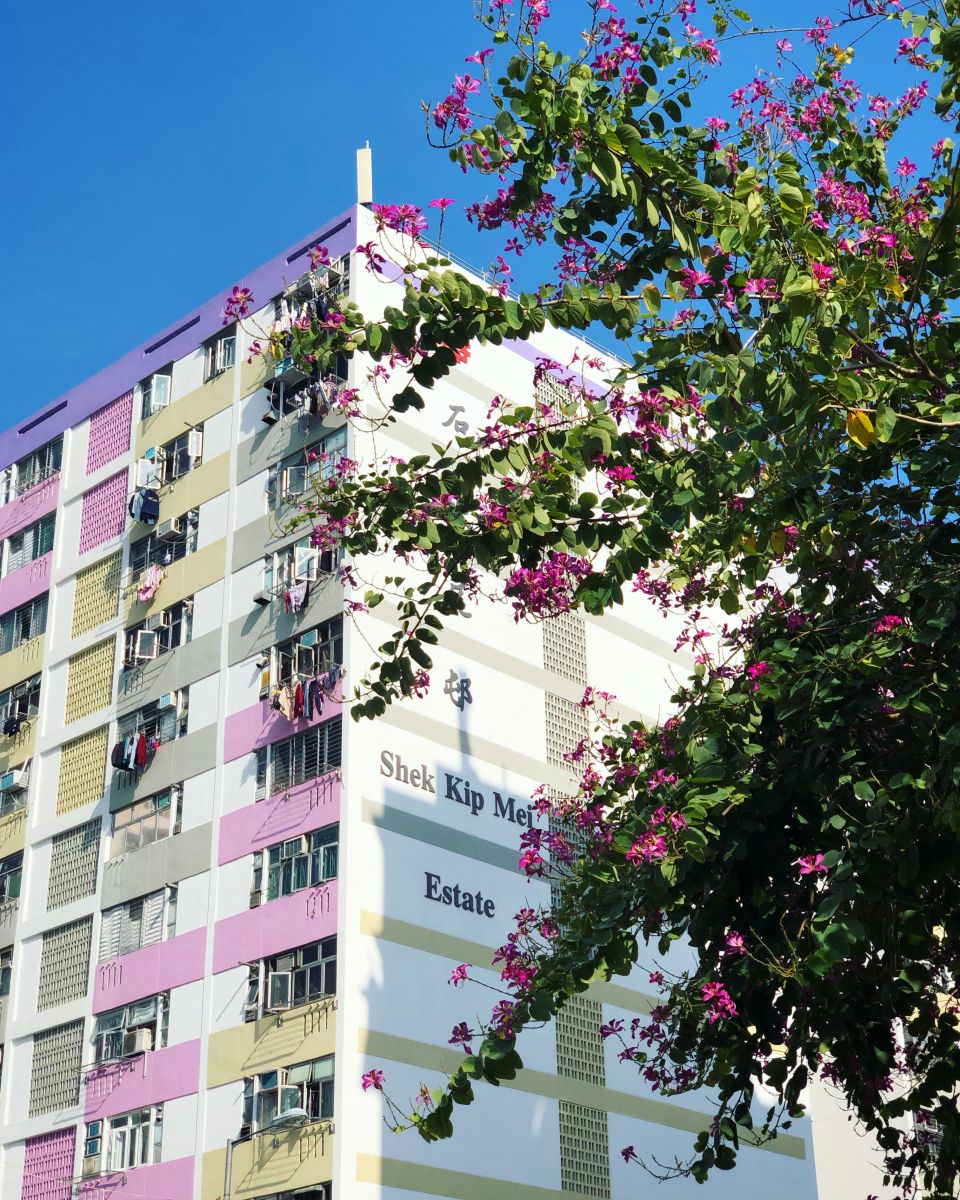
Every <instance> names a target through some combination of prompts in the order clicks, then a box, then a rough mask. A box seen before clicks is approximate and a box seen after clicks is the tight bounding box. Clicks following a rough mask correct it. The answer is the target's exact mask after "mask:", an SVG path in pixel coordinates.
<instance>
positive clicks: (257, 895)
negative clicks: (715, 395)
mask: <svg viewBox="0 0 960 1200" xmlns="http://www.w3.org/2000/svg"><path fill="white" fill-rule="evenodd" d="M262 899H263V892H262V891H261V890H260V888H252V889H251V891H250V907H251V908H259V907H260V902H261V900H262Z"/></svg>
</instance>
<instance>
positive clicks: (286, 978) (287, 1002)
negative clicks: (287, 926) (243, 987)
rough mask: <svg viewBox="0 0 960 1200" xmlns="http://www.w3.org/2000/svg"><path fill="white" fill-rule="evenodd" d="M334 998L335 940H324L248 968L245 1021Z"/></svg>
mask: <svg viewBox="0 0 960 1200" xmlns="http://www.w3.org/2000/svg"><path fill="white" fill-rule="evenodd" d="M336 994H337V939H336V938H335V937H331V938H324V939H323V941H320V942H310V943H309V944H308V945H306V946H298V947H297V948H296V949H295V950H286V951H284V953H283V954H276V955H274V956H273V957H272V958H265V959H263V960H262V961H261V962H258V963H254V964H253V965H252V966H251V967H250V976H249V979H248V981H247V1000H246V1004H245V1006H244V1018H245V1020H247V1021H256V1020H258V1019H259V1018H260V1017H262V1016H263V1015H264V1013H267V1012H273V1011H275V1010H277V1009H286V1008H297V1007H298V1006H299V1005H301V1004H309V1003H310V1002H311V1001H312V1000H320V999H322V998H323V997H324V996H335V995H336Z"/></svg>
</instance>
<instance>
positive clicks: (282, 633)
mask: <svg viewBox="0 0 960 1200" xmlns="http://www.w3.org/2000/svg"><path fill="white" fill-rule="evenodd" d="M249 609H250V610H249V612H247V613H246V615H245V616H242V617H237V619H236V620H235V621H231V622H230V640H229V646H228V651H227V661H228V664H229V665H230V666H233V664H234V663H238V662H243V660H244V659H246V658H251V657H252V656H253V655H254V654H258V653H259V652H260V651H263V650H268V649H269V648H270V647H271V646H273V645H275V644H276V643H277V642H284V641H286V640H287V638H291V637H293V635H294V634H295V633H297V631H298V630H307V629H312V628H313V626H314V625H319V624H320V623H321V622H322V621H326V620H328V619H329V618H330V617H335V616H336V615H337V614H338V613H340V612H342V611H343V587H342V586H341V584H340V582H339V580H337V579H335V578H334V577H333V576H330V578H329V579H328V580H327V581H326V583H325V584H323V585H322V586H320V587H317V586H314V585H312V584H311V587H310V593H309V595H308V597H307V603H306V605H305V607H304V608H302V609H301V610H300V612H298V613H285V612H284V611H283V600H282V599H280V598H277V599H274V600H272V601H271V602H270V604H263V605H261V604H257V603H255V601H254V599H253V595H252V594H251V596H250V605H249Z"/></svg>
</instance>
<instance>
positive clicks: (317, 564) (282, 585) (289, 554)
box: [263, 535, 341, 595]
mask: <svg viewBox="0 0 960 1200" xmlns="http://www.w3.org/2000/svg"><path fill="white" fill-rule="evenodd" d="M340 559H341V554H340V551H339V550H318V549H317V547H316V546H313V545H311V543H310V537H309V535H308V536H307V537H302V538H300V539H299V541H296V542H294V543H293V544H292V545H290V546H284V548H283V549H282V550H277V551H276V552H275V553H273V554H268V555H267V556H266V558H264V560H263V586H264V588H265V589H266V591H268V592H273V593H274V594H275V595H280V594H281V593H282V592H285V591H286V590H287V589H288V588H291V587H293V585H294V584H295V583H303V582H304V581H307V582H310V583H315V582H316V581H317V580H318V579H319V578H320V577H321V576H322V575H329V574H331V573H332V572H333V571H335V570H336V569H337V566H338V565H339V563H340Z"/></svg>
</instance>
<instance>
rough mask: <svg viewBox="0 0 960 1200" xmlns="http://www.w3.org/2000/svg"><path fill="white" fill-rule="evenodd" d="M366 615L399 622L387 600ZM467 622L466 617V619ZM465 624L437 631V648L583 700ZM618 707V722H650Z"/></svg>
mask: <svg viewBox="0 0 960 1200" xmlns="http://www.w3.org/2000/svg"><path fill="white" fill-rule="evenodd" d="M368 615H369V616H372V617H374V618H376V620H378V621H383V622H385V623H386V624H387V625H391V626H393V625H394V624H395V623H397V622H399V612H398V609H397V607H396V605H395V604H391V603H390V602H389V601H387V600H385V601H384V602H383V603H382V604H378V605H377V607H376V608H372V609H371V610H370V612H369V614H368ZM466 620H469V618H466ZM464 621H465V618H463V617H454V618H452V622H453V624H447V625H445V626H444V628H443V629H442V630H440V632H439V634H438V639H439V645H441V646H442V647H443V648H444V649H445V650H452V651H453V652H454V653H457V654H463V655H465V656H466V657H467V658H469V659H471V660H472V661H473V662H476V663H481V664H482V665H483V666H485V667H490V668H491V669H492V670H494V671H500V672H501V673H502V674H504V675H509V676H510V677H511V678H512V679H519V680H520V681H521V682H522V683H529V684H530V685H531V686H532V687H535V688H539V689H540V690H541V691H544V692H549V693H550V694H551V695H552V696H560V697H561V698H562V699H564V700H569V701H571V702H572V703H573V704H579V703H580V701H581V700H582V699H583V685H582V684H579V683H576V682H575V681H574V680H572V679H566V678H565V677H564V676H562V675H557V674H556V673H555V672H554V671H548V670H547V669H546V668H545V667H540V666H537V665H536V664H535V663H532V662H528V661H527V660H526V659H523V658H517V657H516V655H514V654H507V652H506V651H504V650H498V649H497V648H496V646H491V645H490V643H489V642H481V641H479V640H478V639H477V638H473V637H471V636H470V635H469V634H468V633H463V632H461V627H462V626H463V624H464ZM617 708H618V711H619V713H620V717H621V719H622V720H624V721H639V720H651V719H652V718H650V717H648V716H645V715H644V714H643V713H641V712H640V711H639V710H638V709H635V708H631V707H629V706H628V705H626V704H620V702H619V701H618V702H617Z"/></svg>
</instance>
